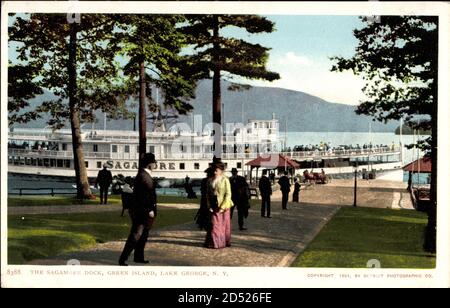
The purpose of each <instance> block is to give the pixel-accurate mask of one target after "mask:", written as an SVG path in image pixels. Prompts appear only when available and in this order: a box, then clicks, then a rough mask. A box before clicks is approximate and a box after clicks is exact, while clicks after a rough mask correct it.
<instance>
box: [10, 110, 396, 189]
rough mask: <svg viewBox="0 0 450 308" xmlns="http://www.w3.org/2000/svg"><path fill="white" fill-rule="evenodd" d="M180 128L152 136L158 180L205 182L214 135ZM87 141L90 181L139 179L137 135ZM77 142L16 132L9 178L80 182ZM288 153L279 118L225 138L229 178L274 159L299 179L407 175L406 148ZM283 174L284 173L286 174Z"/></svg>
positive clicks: (117, 133)
mask: <svg viewBox="0 0 450 308" xmlns="http://www.w3.org/2000/svg"><path fill="white" fill-rule="evenodd" d="M174 127H175V129H174ZM174 127H172V128H171V129H169V130H165V129H162V130H159V131H157V130H154V131H151V132H147V152H152V153H154V154H155V156H156V158H157V161H158V164H157V168H156V170H155V171H154V176H155V177H157V178H159V179H167V180H182V179H185V178H186V177H189V178H191V179H201V178H203V177H204V170H205V169H206V168H208V166H209V164H210V162H211V161H212V158H213V155H214V136H213V131H204V132H193V131H188V130H181V129H180V128H176V126H174ZM81 137H82V144H83V151H84V157H85V165H86V169H87V173H88V177H89V178H90V179H94V178H96V176H97V174H98V171H99V170H100V169H102V168H103V166H104V164H106V166H108V168H109V169H110V170H111V172H112V173H113V175H123V176H124V177H127V176H131V177H134V176H135V175H136V171H137V168H138V156H139V151H138V149H139V135H138V133H137V132H136V131H123V130H122V131H121V130H105V129H103V130H101V129H100V130H98V129H88V130H85V129H82V133H81ZM71 141H72V136H71V131H70V130H69V129H62V130H56V131H53V130H50V129H18V128H15V129H10V131H9V133H8V173H10V174H19V175H39V176H50V177H75V171H74V162H73V151H72V144H71ZM286 149H287V147H286V139H285V138H283V137H282V136H281V134H280V133H279V122H278V120H277V119H275V117H274V116H273V117H272V119H271V120H249V121H248V123H247V124H246V125H241V126H240V127H237V128H233V129H232V130H228V131H227V132H226V133H224V136H223V153H222V161H223V162H224V163H225V164H226V166H227V169H226V170H227V172H230V171H231V169H232V168H236V169H238V171H239V172H240V174H243V175H245V176H247V177H250V176H252V175H251V170H250V167H249V166H248V163H249V162H250V161H252V160H254V159H257V158H258V157H263V156H264V155H268V154H271V155H273V154H280V155H282V156H284V157H288V158H289V159H291V160H294V161H296V162H297V163H298V166H300V167H299V168H298V169H297V170H293V173H296V174H301V173H302V172H303V171H304V170H305V169H313V168H320V169H323V170H324V172H326V173H327V174H329V175H331V176H334V177H340V176H343V175H345V174H352V173H353V172H354V171H355V165H357V166H358V167H357V168H358V170H360V171H363V170H371V171H376V172H377V173H378V174H379V175H380V176H381V175H383V174H386V173H389V172H394V171H395V172H397V173H398V174H400V172H402V171H401V168H402V162H401V161H402V153H401V146H394V145H392V146H382V147H379V146H377V147H372V146H371V147H370V148H356V149H355V148H352V149H346V148H338V149H336V148H333V149H315V150H301V151H298V150H291V149H289V150H286ZM355 163H357V164H355ZM279 169H280V170H278V172H279V173H281V172H282V171H284V170H282V169H283V168H279ZM401 177H402V176H401ZM399 178H400V177H399ZM399 180H402V179H399Z"/></svg>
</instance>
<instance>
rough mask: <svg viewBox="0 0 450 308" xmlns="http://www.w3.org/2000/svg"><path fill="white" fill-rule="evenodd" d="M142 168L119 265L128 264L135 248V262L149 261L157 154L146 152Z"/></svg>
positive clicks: (144, 262) (135, 182) (135, 186)
mask: <svg viewBox="0 0 450 308" xmlns="http://www.w3.org/2000/svg"><path fill="white" fill-rule="evenodd" d="M141 166H142V167H141V168H140V169H139V171H138V174H137V176H136V179H135V180H134V193H133V195H134V202H133V204H132V205H131V206H130V209H129V213H130V217H131V221H132V226H131V231H130V235H129V236H128V239H127V242H126V244H125V247H124V248H123V251H122V254H121V256H120V259H119V265H122V266H126V265H127V264H126V263H125V262H126V261H127V260H128V257H129V255H130V254H131V252H132V251H133V250H134V262H136V263H143V264H146V263H149V261H147V260H145V258H144V249H145V244H146V243H147V238H148V233H149V231H150V229H151V227H152V225H153V222H154V220H155V218H156V214H157V213H156V210H157V209H156V183H155V181H154V180H153V178H152V176H151V173H152V171H153V170H154V169H155V168H156V160H155V155H154V154H153V153H146V154H145V155H144V156H143V158H142V160H141Z"/></svg>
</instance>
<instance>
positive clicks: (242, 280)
mask: <svg viewBox="0 0 450 308" xmlns="http://www.w3.org/2000/svg"><path fill="white" fill-rule="evenodd" d="M449 8H450V6H449V5H448V4H446V3H444V2H408V3H406V4H405V3H400V2H395V3H385V2H383V3H381V2H367V3H363V2H358V3H355V2H351V3H350V2H339V3H337V2H320V3H317V2H315V3H313V2H303V3H299V2H297V3H295V2H278V1H274V2H193V1H181V2H180V1H177V2H153V1H152V2H146V3H143V2H128V1H127V2H126V4H124V3H123V2H122V3H121V2H77V1H69V2H53V1H52V2H45V1H42V2H41V1H39V2H33V1H29V2H15V1H14V2H2V13H1V14H2V18H1V23H2V25H1V46H2V48H1V59H2V63H1V75H2V83H1V116H2V120H1V137H2V138H1V149H2V151H1V162H2V168H1V177H2V181H1V183H2V185H1V204H2V215H1V245H2V246H1V278H2V287H36V286H39V287H44V286H46V287H70V286H79V287H80V286H82V287H117V286H127V287H130V286H137V287H142V286H146V287H208V288H212V287H361V286H364V287H377V286H382V287H386V286H390V287H438V286H439V287H447V286H450V283H449V281H450V278H449V277H450V257H449V247H450V245H449V244H450V236H449V235H450V226H449V223H448V222H449V221H450V216H449V213H450V211H449V207H448V206H447V205H448V204H447V201H448V188H447V186H448V185H447V183H448V180H447V179H446V178H447V177H448V171H449V170H450V166H449V159H448V154H449V151H448V150H449V141H450V138H449V137H450V135H449V122H448V120H447V119H448V115H449V111H450V110H449V102H450V100H449V91H448V85H449V68H450V65H449V63H450V62H449V54H450V53H449V50H450V49H449V44H450V39H449V37H450V36H449V33H450V31H449V30H450V19H449V13H450V9H449ZM8 12H47V13H57V12H58V13H61V12H71V13H77V12H79V13H94V12H98V13H119V12H120V13H197V14H201V13H209V14H211V13H230V14H233V13H235V14H264V15H438V16H439V17H440V29H439V31H440V36H439V40H440V46H439V123H438V126H439V127H438V130H439V137H438V143H439V152H438V153H439V154H438V159H439V171H438V184H439V185H438V204H439V205H440V206H439V207H438V255H437V268H436V269H435V270H388V269H380V270H361V269H291V268H212V267H208V268H204V267H157V268H154V267H150V268H120V269H119V268H118V267H112V266H111V267H110V266H89V267H83V266H81V267H76V266H72V267H67V266H52V267H46V266H28V265H26V266H10V265H7V257H6V254H7V249H6V248H7V243H6V240H7V206H6V202H7V187H6V185H5V183H6V182H7V181H6V178H7V168H6V167H5V166H6V165H7V151H5V149H6V148H7V131H8V124H7V120H6V119H7V78H6V76H7V64H8V62H7V61H8V47H7V22H8V17H7V16H8ZM58 269H59V270H71V271H75V272H76V271H81V272H83V271H85V270H89V271H91V272H97V273H98V275H84V274H82V275H72V276H64V275H48V274H47V271H50V270H53V271H54V270H58ZM8 270H9V271H10V273H12V272H14V270H19V271H20V272H21V274H20V275H16V276H14V275H9V276H7V275H6V273H7V271H8ZM31 270H42V271H43V274H42V275H32V274H31ZM118 270H122V271H127V272H128V273H131V271H155V272H158V273H159V272H160V271H164V272H168V271H171V270H173V271H178V272H179V273H180V274H181V273H182V272H183V271H186V270H187V271H206V272H208V273H209V274H211V275H212V274H213V272H218V273H219V274H220V273H221V272H223V271H225V272H226V273H227V274H228V276H223V275H219V276H217V277H216V278H214V279H210V278H207V277H206V278H205V277H204V278H201V277H200V278H199V277H192V276H177V277H164V278H161V277H156V278H148V277H145V276H133V277H131V276H124V275H119V276H115V275H109V274H108V273H110V272H112V271H118ZM319 274H321V275H331V274H333V275H334V276H333V278H316V277H317V276H316V275H319ZM341 274H345V275H351V276H352V277H353V278H352V279H346V278H340V275H341ZM355 275H361V278H355V277H356V276H355ZM364 275H371V276H370V277H369V278H364ZM380 275H383V276H382V278H381V276H380ZM388 275H420V276H421V277H422V278H403V279H396V278H388V277H387V276H388ZM428 275H431V276H432V277H433V278H431V279H430V278H427V276H428ZM128 278H130V279H128Z"/></svg>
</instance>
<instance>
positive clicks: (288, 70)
mask: <svg viewBox="0 0 450 308" xmlns="http://www.w3.org/2000/svg"><path fill="white" fill-rule="evenodd" d="M266 17H267V18H268V19H269V20H271V21H273V22H274V23H275V28H276V31H275V32H273V33H270V34H247V33H246V32H245V31H243V30H237V29H235V28H234V29H229V30H226V29H224V30H223V34H224V35H226V36H228V35H239V36H242V38H244V39H246V40H248V41H250V42H252V43H258V44H261V45H262V46H265V47H269V48H271V50H270V51H269V54H270V56H269V61H268V65H267V68H268V69H269V70H272V71H275V72H277V73H279V74H280V77H281V78H280V79H279V80H277V81H274V82H264V81H246V82H247V83H249V84H252V85H255V86H256V85H259V86H269V87H279V88H286V89H291V90H297V91H302V92H306V93H308V94H311V95H314V96H318V97H320V98H322V99H325V100H327V101H329V102H332V103H342V104H351V105H357V104H358V103H359V101H360V100H363V99H364V94H363V93H362V90H361V89H362V88H363V87H364V82H363V80H362V78H361V77H358V76H355V75H353V73H352V72H342V73H340V72H330V69H331V67H332V63H333V62H332V61H331V60H330V57H333V56H343V57H346V58H349V57H351V56H352V55H353V54H354V52H355V48H356V46H357V44H358V41H357V40H356V38H355V37H354V36H353V30H354V29H356V28H361V27H362V22H361V21H360V19H359V18H358V17H357V16H294V15H290V16H289V15H282V16H281V15H278V16H266Z"/></svg>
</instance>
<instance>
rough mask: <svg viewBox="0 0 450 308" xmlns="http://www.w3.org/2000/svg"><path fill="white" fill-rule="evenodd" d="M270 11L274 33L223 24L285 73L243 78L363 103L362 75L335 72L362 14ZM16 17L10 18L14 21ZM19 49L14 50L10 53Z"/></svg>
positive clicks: (353, 45) (352, 48)
mask: <svg viewBox="0 0 450 308" xmlns="http://www.w3.org/2000/svg"><path fill="white" fill-rule="evenodd" d="M266 17H267V18H268V19H269V20H271V21H273V22H274V23H275V29H276V30H275V31H274V32H272V33H264V34H248V33H247V32H245V31H244V30H242V29H237V28H234V27H233V28H231V27H230V28H225V29H223V30H222V33H221V35H224V36H234V37H240V38H242V39H244V40H246V41H249V42H251V43H258V44H260V45H262V46H265V47H268V48H270V51H269V54H270V56H269V60H268V63H267V68H268V69H269V70H271V71H274V72H277V73H279V74H280V77H281V78H280V79H279V80H276V81H274V82H266V81H259V80H257V81H254V80H242V82H244V83H248V84H251V85H254V86H268V87H279V88H285V89H290V90H296V91H302V92H305V93H308V94H311V95H314V96H318V97H320V98H322V99H324V100H326V101H329V102H332V103H341V104H350V105H357V104H359V102H360V101H361V100H363V99H364V94H363V93H362V90H361V89H362V88H363V87H364V82H363V80H362V78H361V77H358V76H355V75H353V73H352V72H342V73H341V72H330V69H331V67H332V61H331V60H330V57H333V56H344V57H347V58H348V57H351V56H352V55H353V54H354V51H355V48H356V46H357V44H358V41H357V40H356V39H355V37H354V36H353V30H354V29H355V28H360V27H361V26H362V22H361V21H360V20H359V18H358V17H357V16H308V15H274V16H266ZM11 22H12V20H11V19H10V20H9V24H11ZM10 52H11V50H10ZM14 55H15V53H14V52H11V53H10V58H11V57H12V58H13V57H14ZM235 81H240V80H239V79H235Z"/></svg>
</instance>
